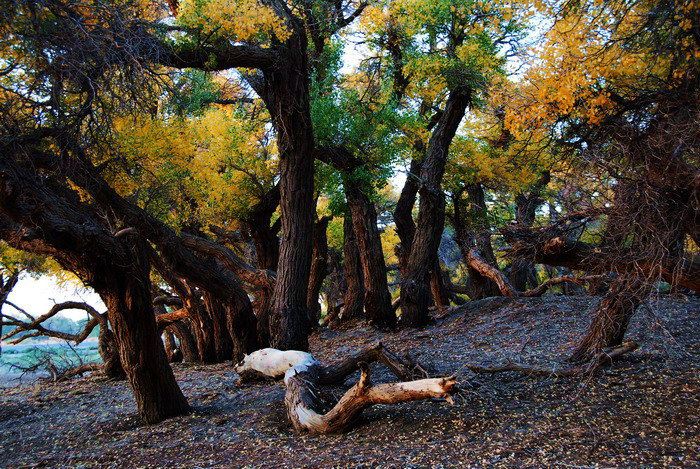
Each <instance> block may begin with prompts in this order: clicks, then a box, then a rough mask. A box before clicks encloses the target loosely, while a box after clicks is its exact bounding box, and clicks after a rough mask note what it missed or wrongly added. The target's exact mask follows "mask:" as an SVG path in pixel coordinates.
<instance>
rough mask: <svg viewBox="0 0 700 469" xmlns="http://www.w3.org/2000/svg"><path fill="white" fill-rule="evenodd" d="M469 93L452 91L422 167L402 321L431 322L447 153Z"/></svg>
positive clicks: (403, 289) (403, 290) (407, 323)
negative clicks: (432, 278)
mask: <svg viewBox="0 0 700 469" xmlns="http://www.w3.org/2000/svg"><path fill="white" fill-rule="evenodd" d="M469 102H470V93H469V91H468V90H465V89H461V88H460V89H457V90H454V91H452V92H451V93H450V96H449V98H448V100H447V104H446V106H445V112H444V113H443V115H442V117H440V120H439V122H438V124H437V126H436V127H435V130H434V131H433V134H432V136H431V137H430V142H429V143H428V150H427V154H426V157H425V160H424V161H423V165H422V168H421V173H420V179H421V184H422V185H421V188H420V190H419V193H420V207H419V211H418V223H417V225H416V232H415V233H414V236H413V242H412V244H411V254H410V255H409V258H408V265H407V266H406V276H405V277H404V278H403V280H402V282H401V323H402V325H404V326H409V327H421V326H424V325H426V324H428V322H429V319H430V317H429V315H428V308H429V307H430V303H431V294H430V271H431V269H433V268H434V267H435V264H436V262H437V250H438V247H439V246H440V239H441V236H442V230H443V227H444V223H445V194H444V193H443V192H442V177H443V174H444V172H445V163H446V160H447V153H448V150H449V147H450V144H451V143H452V138H453V137H454V135H455V133H456V131H457V127H458V126H459V123H460V122H461V121H462V117H464V113H465V111H466V108H467V105H468V104H469Z"/></svg>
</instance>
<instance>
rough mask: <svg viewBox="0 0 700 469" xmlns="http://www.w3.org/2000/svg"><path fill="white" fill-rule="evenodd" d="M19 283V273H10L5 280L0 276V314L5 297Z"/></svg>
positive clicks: (0, 319) (0, 350)
mask: <svg viewBox="0 0 700 469" xmlns="http://www.w3.org/2000/svg"><path fill="white" fill-rule="evenodd" d="M18 281H19V272H12V273H11V274H10V276H9V277H7V279H5V276H4V275H2V274H0V314H2V308H3V306H4V305H5V301H7V297H8V296H10V293H11V292H12V290H13V289H14V288H15V286H16V285H17V282H18ZM0 337H2V316H1V315H0ZM0 355H2V345H0Z"/></svg>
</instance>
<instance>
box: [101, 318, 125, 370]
mask: <svg viewBox="0 0 700 469" xmlns="http://www.w3.org/2000/svg"><path fill="white" fill-rule="evenodd" d="M97 351H98V352H99V354H100V358H102V363H103V364H104V365H103V366H102V371H103V372H104V374H105V376H107V378H109V379H124V378H126V372H125V371H124V367H123V366H122V362H121V358H119V346H118V344H117V339H116V338H115V337H114V333H113V332H112V331H111V330H110V329H109V328H108V327H107V321H105V322H104V323H103V324H100V335H99V338H98V342H97Z"/></svg>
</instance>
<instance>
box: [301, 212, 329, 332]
mask: <svg viewBox="0 0 700 469" xmlns="http://www.w3.org/2000/svg"><path fill="white" fill-rule="evenodd" d="M332 218H333V217H321V218H320V219H319V220H318V221H317V222H316V224H315V226H314V242H313V244H314V249H313V258H312V260H311V275H310V276H309V291H308V295H307V299H306V307H307V308H308V309H309V321H311V327H312V328H313V329H316V328H318V324H319V321H320V320H321V304H320V303H319V301H318V300H319V295H320V293H321V287H322V286H323V280H324V279H325V278H326V274H327V273H328V270H327V267H328V236H327V234H326V231H327V230H328V222H330V221H331V220H332Z"/></svg>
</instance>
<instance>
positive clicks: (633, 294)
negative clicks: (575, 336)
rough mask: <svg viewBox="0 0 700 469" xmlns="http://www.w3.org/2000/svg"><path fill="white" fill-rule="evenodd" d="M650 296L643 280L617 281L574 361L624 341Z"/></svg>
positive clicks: (579, 345)
mask: <svg viewBox="0 0 700 469" xmlns="http://www.w3.org/2000/svg"><path fill="white" fill-rule="evenodd" d="M648 295H649V287H648V286H647V285H645V284H644V283H643V282H640V281H637V280H630V279H625V278H618V279H617V280H615V281H614V282H613V284H612V286H611V288H610V291H609V292H608V294H607V295H605V297H604V298H603V300H602V301H601V302H600V304H599V305H598V307H597V308H596V311H595V315H594V317H593V321H592V323H591V325H590V327H589V329H588V333H587V334H586V336H585V337H584V338H583V339H582V340H581V342H579V344H578V345H577V346H576V348H575V349H574V352H573V353H572V355H571V357H570V360H571V361H574V362H582V361H586V360H589V359H591V358H592V357H594V356H596V355H597V354H599V353H600V351H601V350H603V349H605V348H607V347H616V346H618V345H620V344H622V341H623V339H624V337H625V332H627V326H628V325H629V321H630V319H631V318H632V316H633V315H634V312H635V311H636V309H637V307H638V306H639V305H640V304H641V303H642V302H644V300H646V298H647V297H648Z"/></svg>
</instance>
